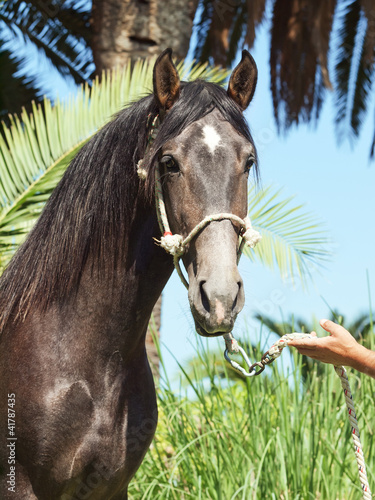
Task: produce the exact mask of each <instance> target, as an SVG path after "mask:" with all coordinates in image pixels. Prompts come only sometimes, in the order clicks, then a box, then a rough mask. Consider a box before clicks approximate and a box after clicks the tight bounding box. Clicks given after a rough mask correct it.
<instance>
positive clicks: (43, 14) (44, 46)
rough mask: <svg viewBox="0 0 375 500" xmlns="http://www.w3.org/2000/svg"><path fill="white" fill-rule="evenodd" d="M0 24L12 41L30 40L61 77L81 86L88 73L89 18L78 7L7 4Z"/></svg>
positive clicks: (90, 65)
mask: <svg viewBox="0 0 375 500" xmlns="http://www.w3.org/2000/svg"><path fill="white" fill-rule="evenodd" d="M0 20H2V21H3V22H4V24H5V25H6V27H7V28H8V30H10V32H11V33H12V34H13V37H19V35H21V36H22V37H23V38H24V39H25V40H30V41H31V42H32V43H33V44H34V45H35V46H36V47H37V48H38V49H39V50H40V51H41V52H42V53H44V54H45V56H46V57H47V59H48V60H49V61H50V62H51V63H52V64H53V65H54V66H55V67H56V68H57V69H58V70H59V71H60V72H61V74H63V75H65V76H68V75H69V76H71V77H72V78H73V79H74V80H75V82H76V83H84V82H85V80H86V79H87V78H88V77H89V76H90V74H91V73H92V71H93V62H92V55H91V48H90V47H89V45H88V41H89V39H90V33H91V31H90V26H89V14H88V11H87V10H83V9H82V6H80V7H78V8H77V7H76V8H73V7H71V6H67V5H65V3H61V2H57V1H51V2H49V3H48V5H47V4H45V3H43V2H37V1H31V2H23V1H22V0H7V2H5V3H4V4H2V5H1V6H0ZM80 30H82V31H80Z"/></svg>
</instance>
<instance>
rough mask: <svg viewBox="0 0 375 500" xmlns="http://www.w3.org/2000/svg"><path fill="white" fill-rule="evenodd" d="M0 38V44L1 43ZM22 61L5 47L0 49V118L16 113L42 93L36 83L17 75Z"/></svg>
mask: <svg viewBox="0 0 375 500" xmlns="http://www.w3.org/2000/svg"><path fill="white" fill-rule="evenodd" d="M2 42H3V41H2V40H1V38H0V45H3V43H2ZM22 64H23V61H22V60H20V59H16V58H15V57H13V56H12V54H11V52H10V51H9V50H6V49H0V118H3V119H6V117H7V115H8V113H18V112H20V111H21V108H22V107H23V106H27V105H30V103H31V101H32V100H33V99H34V100H37V99H39V98H40V97H39V96H41V94H42V92H41V89H40V88H39V87H38V84H37V83H36V82H35V81H34V80H33V79H32V78H27V77H22V76H18V74H19V70H20V66H21V65H22Z"/></svg>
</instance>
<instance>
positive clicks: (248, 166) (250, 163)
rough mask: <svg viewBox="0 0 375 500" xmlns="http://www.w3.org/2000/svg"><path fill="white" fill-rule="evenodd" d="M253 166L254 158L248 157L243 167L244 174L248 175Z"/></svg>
mask: <svg viewBox="0 0 375 500" xmlns="http://www.w3.org/2000/svg"><path fill="white" fill-rule="evenodd" d="M254 165H255V158H254V156H252V155H251V156H249V158H248V159H247V160H246V165H245V173H248V172H249V171H250V169H251V167H253V166H254Z"/></svg>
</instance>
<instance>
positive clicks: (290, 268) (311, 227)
mask: <svg viewBox="0 0 375 500" xmlns="http://www.w3.org/2000/svg"><path fill="white" fill-rule="evenodd" d="M280 193H281V191H280V190H279V191H277V190H274V189H273V188H272V187H268V188H266V189H264V190H262V191H258V192H257V191H256V189H255V187H253V188H251V189H250V192H249V214H250V217H251V220H252V224H253V226H254V227H255V229H257V230H259V231H260V232H261V234H262V240H261V242H260V243H259V244H258V245H257V246H256V247H255V250H249V249H247V250H246V255H247V256H248V257H249V258H250V259H252V260H255V259H259V260H260V262H262V263H263V264H264V265H266V266H267V267H270V268H271V269H274V268H275V267H277V268H278V269H279V271H280V274H281V276H282V278H284V279H285V278H287V277H291V278H292V279H294V278H296V277H297V276H298V277H299V278H300V279H301V280H302V282H303V283H304V282H305V280H306V276H308V275H309V274H310V272H309V265H311V266H313V267H316V266H317V265H318V264H322V263H323V262H324V261H326V260H328V257H329V255H330V251H329V247H328V245H329V239H328V236H327V233H326V232H325V231H324V230H322V229H321V227H322V224H321V222H319V221H317V220H316V218H315V217H314V216H312V215H310V214H308V213H306V212H305V211H304V209H303V207H302V206H301V205H295V204H294V203H293V200H294V198H293V197H289V198H284V199H283V198H281V196H280Z"/></svg>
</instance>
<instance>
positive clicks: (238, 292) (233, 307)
mask: <svg viewBox="0 0 375 500" xmlns="http://www.w3.org/2000/svg"><path fill="white" fill-rule="evenodd" d="M237 286H238V289H237V295H236V297H235V299H234V301H233V305H232V311H234V310H235V309H236V307H237V301H238V297H239V296H240V293H241V286H242V283H241V281H238V282H237Z"/></svg>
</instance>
